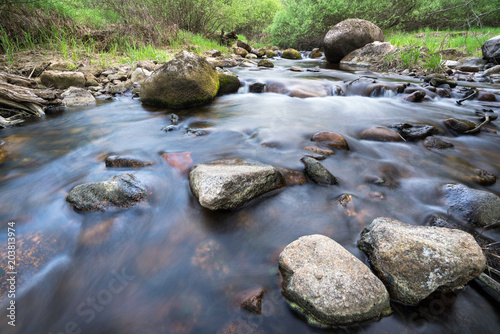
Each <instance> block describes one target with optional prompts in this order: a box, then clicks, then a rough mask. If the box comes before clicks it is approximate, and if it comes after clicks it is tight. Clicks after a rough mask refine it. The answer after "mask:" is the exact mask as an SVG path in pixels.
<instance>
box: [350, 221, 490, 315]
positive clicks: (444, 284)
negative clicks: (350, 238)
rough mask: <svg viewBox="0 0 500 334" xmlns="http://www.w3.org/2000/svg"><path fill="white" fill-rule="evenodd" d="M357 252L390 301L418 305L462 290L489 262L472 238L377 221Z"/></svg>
mask: <svg viewBox="0 0 500 334" xmlns="http://www.w3.org/2000/svg"><path fill="white" fill-rule="evenodd" d="M358 246H359V247H360V248H361V250H363V251H364V252H365V253H366V254H367V255H368V256H369V258H370V262H371V264H372V266H373V268H374V269H375V271H376V272H377V276H378V277H379V278H380V279H381V280H382V282H384V284H385V286H386V287H387V290H389V293H390V295H391V298H393V299H396V300H398V301H401V302H403V303H406V304H411V305H416V304H418V303H419V302H420V301H422V300H424V299H425V298H427V297H428V296H429V295H430V294H431V293H433V292H434V291H436V290H442V291H450V290H451V291H452V290H456V289H461V288H463V287H464V285H465V284H467V282H469V281H470V280H472V279H473V278H475V277H476V276H478V275H480V274H481V273H482V272H483V270H484V268H485V264H486V258H485V257H484V254H483V252H482V250H481V247H479V245H478V244H477V242H476V240H475V239H474V237H473V236H472V235H470V234H469V233H467V232H463V231H460V230H454V229H448V228H443V227H429V226H413V225H409V224H405V223H403V222H400V221H398V220H396V219H390V218H377V219H375V220H373V222H372V223H371V224H370V226H368V227H367V228H366V229H365V230H363V232H362V234H361V239H360V240H359V242H358Z"/></svg>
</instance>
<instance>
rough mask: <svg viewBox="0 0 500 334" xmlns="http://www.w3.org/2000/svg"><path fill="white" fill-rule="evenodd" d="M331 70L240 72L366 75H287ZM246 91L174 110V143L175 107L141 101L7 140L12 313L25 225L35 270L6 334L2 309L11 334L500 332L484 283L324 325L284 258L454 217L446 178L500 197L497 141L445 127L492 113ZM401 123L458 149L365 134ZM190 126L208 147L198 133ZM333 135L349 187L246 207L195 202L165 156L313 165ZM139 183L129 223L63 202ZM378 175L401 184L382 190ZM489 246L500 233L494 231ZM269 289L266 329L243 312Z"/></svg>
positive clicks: (17, 131)
mask: <svg viewBox="0 0 500 334" xmlns="http://www.w3.org/2000/svg"><path fill="white" fill-rule="evenodd" d="M318 64H319V63H317V62H314V61H299V62H291V61H284V60H282V61H278V62H277V65H278V67H277V68H275V69H273V70H267V71H258V72H257V71H251V70H249V69H239V70H238V74H239V75H240V78H241V79H242V80H245V81H246V82H252V81H266V80H281V81H283V82H285V83H286V84H287V85H292V84H298V85H299V86H300V85H302V86H304V83H305V86H309V85H310V86H314V85H317V84H319V85H326V86H330V87H332V90H334V88H335V86H337V85H342V82H343V81H346V80H347V81H349V80H353V79H356V78H358V77H359V76H360V75H362V74H363V73H348V72H341V71H338V70H329V69H323V70H322V72H320V73H310V72H302V73H294V72H290V71H286V70H285V69H286V68H287V67H289V66H291V65H300V66H302V67H314V66H317V65H318ZM370 75H371V76H372V75H373V74H370ZM290 80H296V81H290ZM379 80H381V81H386V82H388V83H391V82H393V83H396V82H397V81H401V82H403V81H407V80H410V78H403V79H402V78H401V77H395V78H391V77H383V76H382V77H380V78H379ZM414 82H418V81H416V80H415V81H414ZM488 89H490V90H498V89H500V87H499V86H498V85H497V86H489V87H488ZM246 90H247V87H243V88H242V89H241V90H240V94H234V95H228V96H224V97H219V98H217V99H216V100H215V101H214V103H213V104H211V105H210V106H207V107H203V108H199V109H194V110H184V111H176V112H175V113H176V114H177V115H178V116H179V118H180V119H179V128H178V130H176V131H171V132H163V131H161V129H162V128H163V127H165V126H167V125H170V124H171V121H170V115H171V113H172V111H169V110H158V109H151V108H145V107H143V106H142V105H141V103H140V102H139V101H137V100H132V99H131V98H130V97H122V98H117V99H114V100H113V101H100V102H99V103H98V105H97V106H95V107H92V108H81V109H71V110H66V111H65V112H64V113H62V114H59V115H52V116H48V117H47V118H46V119H43V120H38V121H34V122H31V123H30V124H25V125H24V126H22V127H17V128H9V129H4V130H2V131H1V132H0V138H1V139H2V140H3V141H4V145H5V147H7V151H8V152H9V155H10V157H9V160H8V161H7V162H5V163H4V164H2V165H0V200H1V206H0V221H2V228H1V230H0V240H1V243H0V244H1V245H2V249H1V250H0V253H1V254H2V256H3V258H2V262H1V268H2V269H1V272H0V273H1V274H2V275H3V277H2V285H1V287H0V292H1V296H2V298H3V300H4V301H5V300H6V298H5V295H6V291H7V284H5V283H4V281H5V279H4V278H5V276H6V272H8V269H7V263H6V262H7V260H6V249H5V248H6V247H4V245H7V222H10V221H13V222H15V223H16V224H15V229H16V235H17V271H18V273H19V275H18V287H17V294H16V306H17V319H16V327H11V326H9V325H7V321H8V318H6V317H5V312H6V310H5V307H6V305H5V304H2V313H1V314H2V317H1V318H0V332H1V333H94V334H97V333H134V334H135V333H215V332H217V331H219V330H222V329H224V328H226V327H228V326H233V327H231V328H238V329H236V330H235V331H234V333H262V332H263V333H320V332H350V333H351V332H352V333H437V332H441V333H444V332H446V333H478V332H480V333H494V332H498V330H499V328H500V311H499V308H498V306H499V304H498V303H497V302H495V301H494V300H493V299H492V298H491V297H489V296H488V295H486V294H484V293H483V292H482V290H481V289H479V287H478V286H477V285H472V286H468V287H467V288H466V289H465V290H464V291H462V292H460V293H458V294H436V295H435V296H432V297H431V298H429V299H428V300H426V301H424V302H423V303H421V305H419V306H417V307H408V306H404V305H401V304H398V303H393V309H394V314H393V315H392V316H390V317H386V318H384V319H382V320H380V321H378V322H369V323H363V324H360V325H357V326H352V327H349V328H338V329H330V330H324V329H318V328H314V327H311V326H309V325H307V324H306V323H305V321H304V320H302V319H301V318H300V317H298V316H297V315H295V314H294V313H293V312H292V311H291V310H290V309H289V308H288V306H287V305H286V303H285V301H284V299H283V298H282V297H281V294H280V287H279V283H280V279H279V277H278V270H277V257H278V254H279V252H280V251H281V250H282V249H283V248H284V247H285V246H286V245H287V244H288V243H290V242H292V241H293V240H295V239H296V238H298V237H300V236H303V235H306V234H314V233H320V234H324V235H327V236H329V237H331V238H332V239H334V240H335V241H337V242H339V243H340V244H341V245H343V246H344V247H345V248H346V249H348V250H349V251H350V252H352V253H353V254H354V255H356V256H357V257H358V258H360V259H362V260H363V261H366V257H365V256H364V254H363V253H362V252H361V251H359V250H358V249H357V248H356V246H355V244H356V241H357V240H358V239H359V235H360V232H361V231H362V229H363V228H364V227H366V226H367V225H368V224H369V223H370V222H371V221H372V220H373V219H374V218H376V217H379V216H385V217H390V218H396V219H399V220H401V221H404V222H407V223H410V224H416V225H423V224H425V222H426V219H427V218H428V217H429V216H430V215H432V214H434V213H446V209H445V208H444V207H442V206H441V205H440V203H439V202H438V198H437V194H436V189H437V188H438V186H439V185H441V184H443V183H446V182H457V181H458V182H461V183H464V184H467V185H469V186H472V187H474V188H477V189H485V190H488V191H491V192H493V193H495V194H497V195H498V194H500V185H499V183H498V182H497V183H496V184H495V185H493V186H489V187H483V186H480V185H477V184H474V183H471V181H469V180H468V177H467V175H469V174H468V172H467V171H468V170H470V168H472V167H477V168H483V169H485V170H487V171H489V172H491V173H493V174H495V175H497V176H500V138H499V135H497V134H493V133H484V132H483V133H481V134H480V135H477V136H461V137H453V136H452V135H451V134H450V133H449V132H448V131H447V130H446V129H445V128H444V126H443V124H442V120H444V119H446V118H449V117H457V118H466V119H471V120H476V121H477V117H475V116H474V112H475V110H481V109H482V108H484V107H485V104H484V103H483V104H480V102H477V101H468V102H465V103H464V106H461V107H460V106H457V105H456V104H455V100H454V99H439V98H437V99H436V100H435V101H433V102H429V103H421V104H411V103H407V102H404V101H402V99H401V95H398V96H396V95H395V94H394V93H392V92H386V93H383V94H381V95H382V97H376V98H374V97H363V96H347V97H345V96H331V97H323V98H307V99H299V98H293V97H288V96H285V95H278V94H273V93H265V94H250V93H245V91H246ZM486 107H488V108H491V107H498V104H497V105H496V106H495V105H494V104H490V105H486ZM496 110H498V109H496ZM401 122H423V123H427V124H431V125H434V126H436V127H437V128H438V129H439V130H440V135H442V136H446V137H447V138H446V140H447V141H449V142H451V143H453V144H454V145H455V148H454V149H450V150H445V151H441V152H436V151H430V150H427V149H425V148H424V147H423V146H422V143H421V142H405V143H381V142H371V141H362V140H359V139H358V134H359V132H360V131H362V130H364V129H366V128H368V127H371V126H374V125H391V124H395V123H401ZM492 127H494V126H493V125H492ZM186 128H193V129H204V130H205V131H206V132H207V133H208V134H207V135H205V136H198V137H197V136H193V135H190V134H189V133H188V131H186ZM324 130H327V131H333V132H338V133H340V134H342V135H343V136H344V137H345V138H346V139H347V141H348V143H349V146H350V148H351V150H350V151H349V152H346V151H337V153H336V154H335V155H333V156H330V157H328V158H327V159H326V160H324V161H322V163H323V165H324V166H325V167H327V168H328V169H329V170H330V171H331V172H332V173H333V174H334V175H335V176H336V177H337V178H338V180H339V185H338V186H332V187H320V186H317V185H315V184H313V183H308V184H305V185H300V186H299V185H297V186H289V187H286V188H284V189H282V190H280V191H278V192H276V193H273V194H271V195H269V196H266V197H264V198H261V199H258V200H256V201H254V202H252V203H251V204H250V205H248V206H246V207H245V208H243V209H240V210H238V211H234V212H215V213H214V212H210V211H208V210H205V209H203V208H202V207H201V206H200V205H199V204H198V202H197V201H196V199H195V198H194V197H193V196H192V194H191V192H190V190H189V185H188V180H187V176H186V175H184V174H182V173H179V172H178V171H177V170H176V169H174V168H172V167H170V166H169V165H168V164H167V163H166V162H165V161H164V160H163V159H162V158H161V157H160V154H161V153H165V152H190V153H191V156H192V159H193V161H194V163H201V162H207V161H212V160H216V159H221V158H230V157H240V158H244V159H248V160H252V161H257V162H263V163H269V164H272V165H274V166H276V167H282V168H286V169H290V170H302V169H303V165H302V163H301V162H300V158H301V157H303V156H304V155H305V154H310V152H308V151H305V150H303V147H305V146H307V145H309V144H310V143H311V142H310V137H311V135H313V134H314V133H316V132H319V131H324ZM111 154H134V155H139V156H143V157H148V158H150V159H153V160H154V161H156V164H155V165H153V166H150V167H146V168H142V169H127V168H120V169H118V168H106V167H105V165H104V158H105V157H107V156H108V155H111ZM124 172H130V173H133V174H134V175H136V176H137V177H138V178H139V179H140V180H141V181H143V182H144V183H145V184H147V185H149V187H150V190H151V193H152V195H151V196H150V197H149V200H148V201H146V202H144V203H142V204H140V205H137V206H135V207H133V208H130V209H127V210H115V211H110V212H106V213H85V214H79V213H76V212H75V211H73V209H72V208H71V206H70V205H69V204H68V203H67V202H66V200H65V198H66V196H67V194H68V192H69V191H70V190H71V189H72V188H73V187H74V186H75V185H77V184H81V183H84V182H92V181H101V180H107V179H110V178H111V177H112V176H114V175H116V174H120V173H124ZM378 177H384V178H385V179H387V180H391V182H392V183H393V184H394V186H393V187H383V186H380V185H376V184H374V183H372V182H368V181H367V179H373V178H375V179H376V178H378ZM344 193H348V194H351V195H352V196H353V197H354V201H353V207H351V208H350V209H349V210H348V211H346V210H345V209H343V208H342V207H341V206H340V205H339V204H338V203H337V201H336V200H337V198H338V197H339V196H341V195H342V194H344ZM487 235H489V236H490V237H492V238H494V239H497V240H498V237H499V235H498V233H496V232H491V231H490V232H487ZM255 287H262V288H264V289H265V290H266V293H265V295H264V298H263V314H262V315H260V316H257V315H255V316H254V315H250V314H249V313H247V312H245V311H242V310H240V309H239V308H238V302H237V297H236V296H237V295H238V294H240V293H241V292H242V291H245V290H248V289H252V288H255ZM4 306H5V307H4Z"/></svg>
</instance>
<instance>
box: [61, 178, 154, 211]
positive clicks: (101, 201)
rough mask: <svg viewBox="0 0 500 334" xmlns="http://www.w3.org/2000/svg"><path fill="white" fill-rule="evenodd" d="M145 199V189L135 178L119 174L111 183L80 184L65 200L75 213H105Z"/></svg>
mask: <svg viewBox="0 0 500 334" xmlns="http://www.w3.org/2000/svg"><path fill="white" fill-rule="evenodd" d="M146 197H147V190H146V188H145V187H144V186H143V185H142V184H141V183H140V182H139V181H138V180H137V179H136V178H135V176H133V175H132V174H121V175H116V176H114V177H113V178H112V179H111V181H100V182H91V183H84V184H80V185H78V186H76V187H74V188H73V189H71V191H70V192H69V194H68V197H67V198H66V200H67V201H68V202H69V203H71V205H73V207H74V208H75V210H77V211H105V210H107V209H109V208H112V207H118V208H126V207H130V206H133V205H135V204H136V203H137V202H139V201H141V200H143V199H145V198H146Z"/></svg>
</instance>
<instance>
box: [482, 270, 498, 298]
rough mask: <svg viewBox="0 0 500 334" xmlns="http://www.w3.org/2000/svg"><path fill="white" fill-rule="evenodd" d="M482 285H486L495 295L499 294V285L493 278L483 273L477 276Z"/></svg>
mask: <svg viewBox="0 0 500 334" xmlns="http://www.w3.org/2000/svg"><path fill="white" fill-rule="evenodd" d="M477 279H478V280H480V281H481V282H483V283H484V284H486V285H487V286H488V287H490V288H491V289H492V290H494V291H495V292H496V293H500V284H499V283H498V282H497V281H495V280H494V279H493V278H491V277H489V276H488V275H486V274H485V273H482V274H481V275H479V276H478V278H477Z"/></svg>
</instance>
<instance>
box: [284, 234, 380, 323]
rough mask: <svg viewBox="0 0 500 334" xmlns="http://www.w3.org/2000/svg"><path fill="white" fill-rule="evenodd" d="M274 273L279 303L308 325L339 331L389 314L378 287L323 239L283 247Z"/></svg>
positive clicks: (305, 238)
mask: <svg viewBox="0 0 500 334" xmlns="http://www.w3.org/2000/svg"><path fill="white" fill-rule="evenodd" d="M279 269H280V271H281V275H282V276H283V284H282V287H283V295H284V297H285V298H286V300H287V302H288V303H289V304H290V306H291V307H293V308H294V309H296V310H297V311H299V312H301V313H302V314H304V315H306V316H307V319H308V321H309V322H310V323H312V324H317V325H322V326H345V325H349V324H353V323H358V322H362V321H367V320H373V319H378V318H380V317H381V316H383V315H386V314H389V313H390V305H389V294H388V292H387V290H386V288H385V287H384V285H383V284H382V282H381V281H380V280H379V279H378V278H377V277H376V276H375V275H374V274H373V273H372V272H371V271H370V269H369V268H368V267H367V266H366V265H365V264H364V263H362V262H361V261H360V260H358V259H357V258H356V257H355V256H354V255H352V254H351V253H349V252H348V251H347V250H346V249H345V248H343V247H342V246H341V245H339V244H338V243H336V242H335V241H333V240H332V239H330V238H328V237H326V236H323V235H318V234H316V235H308V236H303V237H301V238H299V239H298V240H295V241H294V242H292V243H291V244H289V245H288V246H286V247H285V249H284V250H283V252H281V254H280V256H279Z"/></svg>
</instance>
